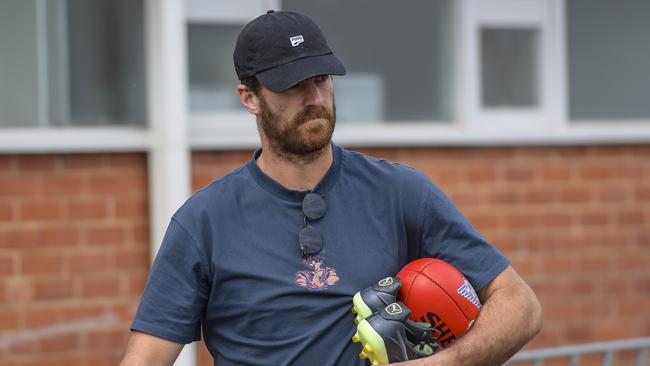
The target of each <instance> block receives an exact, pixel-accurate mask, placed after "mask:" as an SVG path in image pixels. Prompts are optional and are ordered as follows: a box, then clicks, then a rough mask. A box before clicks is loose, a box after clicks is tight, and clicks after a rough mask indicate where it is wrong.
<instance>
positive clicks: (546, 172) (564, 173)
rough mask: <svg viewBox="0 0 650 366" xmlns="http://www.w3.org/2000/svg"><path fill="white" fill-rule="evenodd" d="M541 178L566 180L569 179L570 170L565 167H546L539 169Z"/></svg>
mask: <svg viewBox="0 0 650 366" xmlns="http://www.w3.org/2000/svg"><path fill="white" fill-rule="evenodd" d="M541 176H542V179H543V180H548V181H568V180H570V179H571V176H572V170H571V169H570V168H565V167H547V168H544V169H542V170H541Z"/></svg>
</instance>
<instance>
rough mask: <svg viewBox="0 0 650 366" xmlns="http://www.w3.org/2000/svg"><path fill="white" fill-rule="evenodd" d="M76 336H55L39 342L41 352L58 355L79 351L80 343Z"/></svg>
mask: <svg viewBox="0 0 650 366" xmlns="http://www.w3.org/2000/svg"><path fill="white" fill-rule="evenodd" d="M79 338H80V337H79V335H78V334H57V335H56V336H52V337H48V338H45V339H43V340H42V341H41V351H42V352H44V353H58V352H66V351H74V350H77V349H79V347H80V345H81V342H80V339H79Z"/></svg>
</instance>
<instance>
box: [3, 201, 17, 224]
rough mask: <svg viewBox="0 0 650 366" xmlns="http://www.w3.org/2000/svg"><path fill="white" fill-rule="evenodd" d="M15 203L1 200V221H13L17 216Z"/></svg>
mask: <svg viewBox="0 0 650 366" xmlns="http://www.w3.org/2000/svg"><path fill="white" fill-rule="evenodd" d="M14 211H15V210H14V205H13V204H11V203H7V202H0V223H2V222H9V221H13V220H14V219H15V217H16V215H15V212H14Z"/></svg>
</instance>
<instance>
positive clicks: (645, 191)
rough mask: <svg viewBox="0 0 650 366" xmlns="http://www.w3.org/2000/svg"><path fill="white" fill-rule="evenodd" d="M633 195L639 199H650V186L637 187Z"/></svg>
mask: <svg viewBox="0 0 650 366" xmlns="http://www.w3.org/2000/svg"><path fill="white" fill-rule="evenodd" d="M634 197H635V198H636V199H637V200H639V201H650V188H649V187H640V188H637V190H636V192H635V196H634Z"/></svg>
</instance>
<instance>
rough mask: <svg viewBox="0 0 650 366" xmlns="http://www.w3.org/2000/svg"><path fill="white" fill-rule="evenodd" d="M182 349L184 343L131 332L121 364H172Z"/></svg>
mask: <svg viewBox="0 0 650 366" xmlns="http://www.w3.org/2000/svg"><path fill="white" fill-rule="evenodd" d="M182 349H183V345H182V344H179V343H175V342H171V341H168V340H166V339H162V338H158V337H155V336H152V335H150V334H146V333H142V332H131V337H129V342H128V344H127V345H126V351H125V353H124V357H123V358H122V362H120V366H171V365H172V364H173V363H174V361H175V360H176V358H177V357H178V354H179V353H181V350H182Z"/></svg>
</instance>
